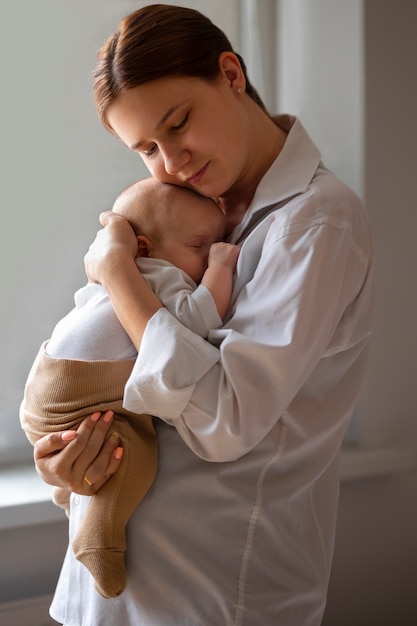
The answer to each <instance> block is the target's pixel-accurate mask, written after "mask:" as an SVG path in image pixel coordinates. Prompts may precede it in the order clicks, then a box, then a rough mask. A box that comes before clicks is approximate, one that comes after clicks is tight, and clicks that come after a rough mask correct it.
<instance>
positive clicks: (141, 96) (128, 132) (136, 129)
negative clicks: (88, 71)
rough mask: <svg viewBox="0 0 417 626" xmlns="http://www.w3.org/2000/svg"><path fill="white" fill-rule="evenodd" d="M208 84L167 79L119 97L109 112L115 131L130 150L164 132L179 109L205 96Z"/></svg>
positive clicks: (161, 79)
mask: <svg viewBox="0 0 417 626" xmlns="http://www.w3.org/2000/svg"><path fill="white" fill-rule="evenodd" d="M208 88H209V83H207V82H206V81H203V80H201V79H196V78H182V77H181V78H179V77H167V78H159V79H157V80H153V81H149V82H147V83H144V84H143V85H139V86H138V87H133V88H132V89H128V90H127V91H124V92H123V93H121V94H119V95H118V96H117V97H116V99H115V100H114V102H112V104H111V105H110V106H109V108H108V110H107V119H108V121H109V123H110V125H111V127H112V128H113V130H114V131H115V132H116V133H117V134H118V135H119V137H120V138H121V139H122V140H123V141H124V143H126V145H127V146H128V147H129V148H131V149H136V148H137V147H138V146H137V144H138V143H140V141H142V140H144V139H145V138H146V137H147V135H148V134H149V133H154V132H157V131H158V130H161V129H162V128H163V126H164V124H165V122H166V121H167V120H168V119H169V117H170V116H171V115H173V114H174V113H175V111H176V110H177V109H178V108H181V106H183V105H186V104H187V103H188V102H190V101H191V100H192V99H194V98H198V97H202V94H203V93H204V92H205V91H206V89H208Z"/></svg>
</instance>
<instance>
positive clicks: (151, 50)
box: [94, 4, 266, 132]
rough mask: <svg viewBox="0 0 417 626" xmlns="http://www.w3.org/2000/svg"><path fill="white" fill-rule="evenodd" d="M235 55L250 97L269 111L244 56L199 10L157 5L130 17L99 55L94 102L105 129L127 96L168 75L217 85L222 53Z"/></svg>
mask: <svg viewBox="0 0 417 626" xmlns="http://www.w3.org/2000/svg"><path fill="white" fill-rule="evenodd" d="M227 51H229V52H233V53H234V54H236V56H237V57H238V59H239V62H240V64H241V66H242V70H243V73H244V75H245V79H246V92H247V93H248V95H249V96H250V97H251V98H252V99H253V100H254V101H255V102H256V103H257V104H258V105H259V106H260V107H261V108H262V109H263V110H264V111H265V110H266V109H265V106H264V104H263V102H262V100H261V98H260V97H259V94H258V93H257V91H256V90H255V89H254V88H253V86H252V85H251V83H250V81H249V80H248V77H247V72H246V66H245V63H244V61H243V59H242V57H241V56H240V55H239V54H237V53H236V52H234V50H233V47H232V45H231V43H230V41H229V40H228V38H227V37H226V35H225V34H224V33H223V31H222V30H220V29H219V28H218V27H217V26H215V25H214V24H213V23H212V22H211V21H210V20H209V19H208V18H207V17H206V16H204V15H202V14H201V13H200V12H199V11H196V10H194V9H187V8H184V7H178V6H172V5H167V4H153V5H150V6H146V7H143V8H141V9H138V10H137V11H135V12H133V13H131V14H130V15H128V16H126V17H125V18H124V19H122V21H121V22H120V24H119V27H118V30H117V31H116V32H115V33H114V34H113V35H111V36H110V37H109V39H108V40H107V41H106V43H105V44H104V45H103V46H102V47H101V48H100V50H99V51H98V54H97V61H98V62H97V67H96V69H95V72H94V101H95V105H96V109H97V113H98V115H99V117H100V119H101V121H102V123H103V125H104V126H105V127H106V128H107V129H108V130H109V131H110V132H113V129H112V128H111V126H110V124H109V122H108V120H107V117H106V111H107V109H108V107H109V106H110V104H111V103H112V102H113V101H114V99H115V98H116V97H117V96H118V95H119V94H120V93H123V92H124V91H127V90H128V89H132V88H134V87H138V86H139V85H142V84H143V83H146V82H148V81H151V80H155V79H157V78H164V77H167V76H180V77H193V78H200V79H203V80H215V79H216V78H217V76H218V74H219V65H218V59H219V56H220V54H221V53H222V52H227Z"/></svg>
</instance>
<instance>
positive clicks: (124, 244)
mask: <svg viewBox="0 0 417 626" xmlns="http://www.w3.org/2000/svg"><path fill="white" fill-rule="evenodd" d="M100 223H101V224H102V226H104V228H102V229H101V230H99V231H98V233H97V235H96V238H95V240H94V241H93V243H92V244H91V246H90V248H89V251H88V252H87V254H86V255H85V257H84V265H85V271H86V274H87V277H88V280H89V281H90V282H93V283H101V284H103V285H104V284H105V282H106V277H107V276H109V275H110V274H111V273H112V270H113V268H114V266H115V265H117V264H119V263H120V262H122V263H125V262H126V260H127V261H128V262H132V260H134V259H135V257H136V255H137V250H138V242H137V238H136V235H135V232H134V230H133V228H132V227H131V225H130V224H129V222H128V221H127V220H126V219H125V218H124V217H122V216H121V215H118V214H117V213H113V211H105V212H104V213H102V214H101V215H100Z"/></svg>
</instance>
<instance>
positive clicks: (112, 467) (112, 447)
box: [83, 433, 123, 494]
mask: <svg viewBox="0 0 417 626" xmlns="http://www.w3.org/2000/svg"><path fill="white" fill-rule="evenodd" d="M114 435H115V436H114V438H113V437H112V436H111V437H109V439H108V440H107V441H106V443H105V444H104V446H103V449H102V451H101V453H100V455H99V457H97V458H96V459H95V461H94V462H93V463H92V465H90V467H89V468H87V470H86V472H85V474H84V477H83V480H84V482H85V483H86V484H87V485H88V483H91V485H88V487H89V491H88V493H89V494H91V493H96V492H97V491H98V490H99V489H101V487H102V486H103V485H104V484H105V483H106V482H107V481H108V479H109V478H110V477H111V476H113V474H114V473H115V472H116V471H117V470H118V468H119V466H120V463H121V460H122V457H123V448H122V447H121V446H119V445H118V443H119V442H120V438H119V436H118V435H117V433H114ZM115 442H117V443H115ZM95 477H97V478H95Z"/></svg>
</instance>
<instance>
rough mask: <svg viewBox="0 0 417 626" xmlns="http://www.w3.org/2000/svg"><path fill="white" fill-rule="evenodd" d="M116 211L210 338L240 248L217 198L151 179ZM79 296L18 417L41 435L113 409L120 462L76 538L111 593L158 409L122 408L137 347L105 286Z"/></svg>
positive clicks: (151, 270) (143, 267) (167, 291)
mask: <svg viewBox="0 0 417 626" xmlns="http://www.w3.org/2000/svg"><path fill="white" fill-rule="evenodd" d="M113 211H114V212H116V213H118V214H120V215H122V216H123V217H125V218H126V219H128V221H129V222H130V224H131V225H132V227H133V229H134V230H135V233H136V236H137V242H138V250H137V259H136V262H137V265H138V268H139V270H140V271H141V273H142V274H143V276H144V277H145V279H146V280H147V281H148V283H149V285H150V287H151V288H152V290H153V291H154V292H155V293H156V294H157V295H158V297H159V299H160V300H161V302H162V303H163V305H164V306H165V307H166V308H167V309H168V310H169V311H170V312H171V313H172V314H173V315H175V316H176V317H177V318H178V319H179V320H180V321H181V322H182V323H183V324H184V325H185V326H187V327H188V328H190V329H191V330H192V331H193V332H195V333H198V334H199V335H201V336H202V337H206V336H207V334H208V332H209V330H210V329H213V328H217V327H219V326H221V324H222V318H223V317H224V316H225V314H226V312H227V309H228V306H229V303H230V298H231V292H232V285H233V273H234V270H235V267H236V262H237V258H238V254H239V248H238V247H237V246H234V245H232V244H228V243H225V242H222V241H221V239H222V238H223V235H224V228H225V220H224V215H223V213H222V212H221V210H220V209H219V207H218V206H217V204H216V203H215V202H214V201H213V200H211V199H209V198H204V197H202V196H199V195H198V194H196V193H195V192H193V191H191V190H189V189H186V188H182V187H177V186H174V185H168V184H164V183H160V182H158V181H156V180H154V179H152V178H149V179H145V180H141V181H138V182H136V183H134V184H133V185H131V186H130V187H128V188H127V189H126V190H125V191H124V192H122V193H121V195H120V196H119V197H118V198H117V199H116V202H115V203H114V206H113ZM74 300H75V307H74V308H73V309H72V310H71V311H70V312H69V313H68V314H67V315H66V316H65V317H64V318H63V319H62V320H60V321H59V322H58V324H57V325H56V327H55V329H54V331H53V333H52V335H51V338H50V339H49V341H46V342H44V343H43V344H42V346H41V348H40V350H39V353H38V355H37V357H36V359H35V362H34V364H33V365H32V368H31V371H30V373H29V376H28V379H27V382H26V386H25V393H24V398H23V401H22V405H21V409H20V419H21V424H22V427H23V429H24V430H25V432H26V434H27V436H28V438H29V440H30V441H31V442H32V443H35V442H36V441H37V439H39V438H40V437H42V436H43V435H45V434H47V433H50V432H58V431H62V430H67V429H76V428H77V427H78V426H79V424H80V422H81V421H82V419H84V418H85V417H86V416H88V415H91V414H93V413H95V412H97V411H99V412H105V411H112V412H114V423H115V425H116V429H117V432H118V434H119V435H120V439H121V445H122V447H123V457H122V461H121V465H120V467H119V470H118V471H117V472H116V474H114V475H113V476H112V477H111V479H110V480H109V481H108V482H107V483H106V484H105V485H104V486H103V487H102V488H101V489H100V490H99V491H98V492H97V493H96V494H95V495H93V496H92V497H91V501H90V504H89V506H88V509H87V513H86V515H85V517H84V519H83V523H82V525H81V527H80V529H79V532H78V534H77V536H76V537H75V539H74V541H73V545H72V547H73V550H74V554H75V556H76V557H77V559H79V560H80V561H81V562H82V563H83V564H84V565H85V566H86V567H87V568H88V569H89V571H90V572H91V574H92V575H93V576H94V579H95V586H96V589H97V591H98V592H99V593H100V594H101V595H102V596H104V597H106V598H109V597H115V596H117V595H119V594H120V593H121V592H122V591H123V589H124V587H125V583H126V571H125V562H124V555H125V551H126V534H125V530H126V524H127V521H128V519H129V517H130V515H131V514H132V513H133V511H134V510H135V508H136V507H137V506H138V504H139V503H140V501H141V500H142V499H143V497H144V496H145V494H146V492H147V491H148V489H149V487H150V486H151V484H152V482H153V479H154V477H155V473H156V468H157V442H156V437H155V431H154V428H153V423H152V418H151V416H149V415H136V414H133V413H131V412H129V411H126V410H125V409H124V408H123V405H122V404H123V393H124V386H125V383H126V381H127V379H128V377H129V375H130V372H131V370H132V367H133V364H134V362H135V358H136V356H137V351H136V349H135V347H134V345H133V344H132V342H131V340H130V338H129V336H128V335H127V333H126V332H125V330H124V328H123V327H122V325H121V324H120V322H119V320H118V318H117V317H116V315H115V313H114V311H113V308H112V305H111V302H110V299H109V297H108V295H107V293H106V291H105V289H104V288H103V287H102V286H101V285H99V284H96V283H87V285H85V286H84V287H82V288H81V289H79V290H78V291H77V292H76V293H75V296H74ZM155 349H157V346H155ZM85 480H86V481H87V482H89V481H88V478H87V477H85ZM69 497H70V494H69V492H68V491H66V490H65V489H62V488H55V490H54V501H55V502H56V503H57V504H60V506H63V507H64V508H65V509H66V510H67V513H69Z"/></svg>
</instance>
